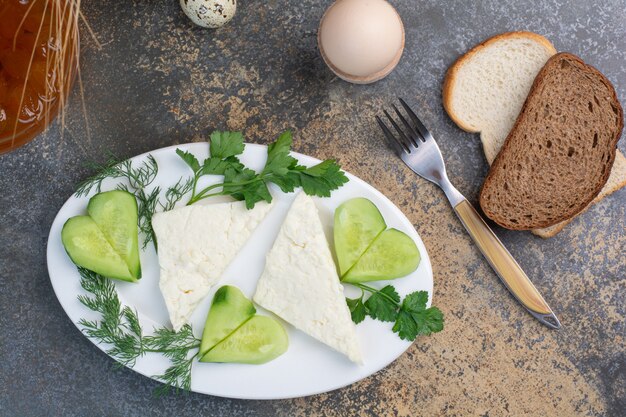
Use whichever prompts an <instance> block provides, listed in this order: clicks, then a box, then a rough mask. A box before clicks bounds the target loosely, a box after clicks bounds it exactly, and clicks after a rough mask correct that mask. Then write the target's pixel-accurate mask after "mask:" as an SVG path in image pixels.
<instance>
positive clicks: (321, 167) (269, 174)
mask: <svg viewBox="0 0 626 417" xmlns="http://www.w3.org/2000/svg"><path fill="white" fill-rule="evenodd" d="M291 144H292V136H291V132H290V131H286V132H284V133H282V134H281V135H280V136H279V137H278V139H277V140H276V141H275V142H274V143H272V144H270V145H269V146H268V149H267V161H266V163H265V167H264V168H263V170H262V171H261V172H260V173H257V172H256V171H254V170H252V169H250V168H248V167H246V166H245V165H244V164H242V163H241V161H240V160H239V158H238V156H239V155H241V154H242V153H243V150H244V146H245V145H244V142H243V136H242V135H241V133H239V132H217V131H216V132H213V133H212V134H211V140H210V146H209V149H210V156H209V157H208V158H207V159H205V160H204V161H203V162H202V164H200V161H198V159H197V158H196V157H195V156H194V155H193V154H191V153H189V152H186V151H183V150H181V149H177V150H176V153H177V154H178V156H180V157H181V158H182V159H183V160H184V161H185V163H186V164H187V165H188V166H189V167H190V168H191V170H192V171H193V173H194V176H193V187H192V194H191V198H190V200H189V202H188V203H187V204H188V205H190V204H193V203H196V202H198V201H200V200H203V199H205V198H208V197H212V196H216V195H228V196H231V197H233V198H235V199H236V200H243V201H245V203H246V207H247V208H248V209H251V208H253V207H254V205H255V204H256V203H258V202H259V201H267V202H268V203H269V202H271V201H272V195H271V194H270V192H269V189H268V184H270V183H273V184H276V185H277V186H278V187H279V188H280V189H281V190H282V191H283V192H286V193H289V192H292V191H294V190H295V189H296V188H298V187H302V189H303V191H304V192H305V193H307V194H309V195H315V196H318V197H329V196H330V192H331V191H333V190H336V189H337V188H339V187H341V186H342V185H343V184H345V183H346V182H347V181H348V178H347V177H346V175H345V174H344V173H343V172H342V171H341V169H340V167H339V165H338V164H337V162H336V161H335V160H332V159H328V160H326V161H323V162H320V163H319V164H317V165H315V166H313V167H309V168H307V167H305V166H302V165H299V164H298V160H297V159H296V158H294V157H293V156H291V155H289V152H290V150H291ZM205 175H222V176H223V177H224V181H223V182H221V183H217V184H213V185H210V186H208V187H205V188H203V189H201V190H198V181H199V179H200V178H201V177H203V176H205Z"/></svg>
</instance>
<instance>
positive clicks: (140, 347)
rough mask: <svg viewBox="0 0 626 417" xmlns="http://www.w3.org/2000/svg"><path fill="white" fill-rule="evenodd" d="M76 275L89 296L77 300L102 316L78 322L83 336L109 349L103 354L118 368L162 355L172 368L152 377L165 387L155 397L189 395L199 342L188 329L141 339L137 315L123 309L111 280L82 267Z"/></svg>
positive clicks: (159, 331)
mask: <svg viewBox="0 0 626 417" xmlns="http://www.w3.org/2000/svg"><path fill="white" fill-rule="evenodd" d="M78 272H79V274H80V285H81V287H82V288H83V289H84V290H85V291H87V292H89V293H91V295H89V296H86V295H79V296H78V300H79V301H80V302H81V303H82V304H83V305H84V306H86V307H87V308H89V309H90V310H92V311H95V312H97V313H100V315H101V318H100V320H87V319H81V320H80V321H79V324H80V326H81V328H82V331H83V332H84V333H85V335H87V337H89V338H92V339H95V340H96V341H98V342H99V343H106V344H108V345H110V348H109V349H107V351H106V352H107V354H108V355H109V356H111V357H112V358H114V359H115V360H116V361H117V362H118V363H119V364H120V365H125V366H130V367H133V366H134V365H135V363H136V361H137V359H138V358H140V357H141V356H143V355H145V354H146V353H158V354H162V355H163V356H165V357H166V358H168V359H169V360H170V362H171V366H170V367H169V368H167V369H166V370H165V372H164V373H163V374H162V375H156V376H155V378H157V379H158V380H160V381H162V382H164V383H165V384H167V385H165V386H160V387H159V388H157V389H156V390H155V394H157V395H163V394H165V393H167V392H169V390H170V389H171V388H172V387H173V388H174V390H175V391H176V392H178V391H179V390H185V391H188V390H189V389H190V388H191V368H192V364H193V360H194V358H195V357H196V356H197V354H198V352H197V349H198V348H199V347H200V339H198V338H196V337H195V336H194V334H193V329H192V328H191V326H189V325H185V326H184V327H183V328H182V329H181V330H180V331H178V332H175V331H173V330H171V329H168V328H165V327H161V328H157V329H154V334H153V335H149V336H144V335H143V330H142V328H141V324H140V322H139V317H138V315H137V312H136V311H135V310H133V309H131V308H130V307H128V306H123V305H122V303H121V302H120V299H119V297H118V295H117V291H116V290H115V284H114V283H113V282H112V281H111V280H109V279H107V278H105V277H103V276H102V275H99V274H97V273H95V272H93V271H90V270H88V269H85V268H82V267H78ZM194 351H196V352H194Z"/></svg>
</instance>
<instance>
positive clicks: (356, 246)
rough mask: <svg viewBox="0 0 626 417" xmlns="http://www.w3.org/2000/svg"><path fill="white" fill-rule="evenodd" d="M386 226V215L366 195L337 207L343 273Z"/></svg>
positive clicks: (337, 238) (336, 231)
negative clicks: (384, 216)
mask: <svg viewBox="0 0 626 417" xmlns="http://www.w3.org/2000/svg"><path fill="white" fill-rule="evenodd" d="M386 228H387V224H386V223H385V219H383V216H382V214H380V211H379V210H378V208H377V207H376V206H375V205H374V203H372V202H371V201H370V200H368V199H366V198H353V199H351V200H348V201H346V202H345V203H343V204H341V205H340V206H339V207H337V210H335V226H334V240H335V251H336V253H337V262H338V264H339V275H340V276H343V275H344V274H345V273H346V272H348V270H349V269H350V268H352V266H353V265H354V264H355V263H356V262H357V260H358V259H359V258H360V257H361V255H363V253H364V252H365V251H366V249H367V248H368V247H369V246H370V244H371V243H372V242H373V241H374V239H376V237H377V236H378V235H379V234H380V233H381V232H382V231H383V230H385V229H386Z"/></svg>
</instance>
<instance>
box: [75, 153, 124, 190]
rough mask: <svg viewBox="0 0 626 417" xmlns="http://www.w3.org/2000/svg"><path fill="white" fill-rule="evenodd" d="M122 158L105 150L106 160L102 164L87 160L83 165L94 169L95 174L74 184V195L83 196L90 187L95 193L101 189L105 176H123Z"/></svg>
mask: <svg viewBox="0 0 626 417" xmlns="http://www.w3.org/2000/svg"><path fill="white" fill-rule="evenodd" d="M121 163H122V160H120V159H118V158H117V157H116V156H115V155H113V153H112V152H110V151H107V153H106V161H105V162H104V163H103V164H99V163H97V162H93V161H88V162H86V163H85V167H87V168H88V169H89V170H91V171H94V172H95V174H93V175H92V176H90V177H88V178H86V179H84V180H83V181H81V182H79V183H78V185H77V186H76V192H75V193H74V195H75V196H76V197H84V196H86V195H88V194H89V193H90V192H91V190H92V189H94V188H95V190H96V193H99V192H100V191H102V182H103V181H104V180H105V179H107V178H121V177H124V176H125V174H124V171H122V170H121V169H120V164H121Z"/></svg>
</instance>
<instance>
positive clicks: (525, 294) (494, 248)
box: [376, 99, 561, 329]
mask: <svg viewBox="0 0 626 417" xmlns="http://www.w3.org/2000/svg"><path fill="white" fill-rule="evenodd" d="M400 104H402V107H403V108H404V110H405V112H406V114H407V115H408V117H409V120H407V118H406V117H405V116H403V114H402V113H400V111H399V110H398V108H397V107H396V106H395V105H393V104H392V107H393V110H394V112H395V113H396V115H397V118H398V119H399V120H400V123H401V124H402V126H400V125H398V123H396V121H395V120H394V118H393V117H391V115H390V114H389V113H388V112H387V110H383V112H384V113H385V116H386V117H387V119H388V120H389V122H390V123H391V126H393V129H394V130H395V131H396V132H397V135H395V134H394V133H393V132H392V131H391V129H390V128H389V127H387V125H386V124H385V123H384V122H383V121H382V120H381V118H380V117H378V116H376V120H377V121H378V124H379V125H380V128H381V129H382V130H383V132H384V134H385V136H386V137H387V139H388V141H389V144H390V145H391V146H392V147H393V148H394V150H395V151H396V153H397V154H398V156H399V157H400V158H401V159H402V161H403V162H404V163H405V164H406V165H407V166H408V167H409V168H411V170H412V171H413V172H415V173H416V174H417V175H419V176H421V177H423V178H425V179H427V180H428V181H431V182H433V183H435V184H437V185H438V186H439V187H441V189H442V190H443V192H444V193H445V194H446V197H447V198H448V201H450V204H451V205H452V207H453V208H454V212H455V213H456V215H457V216H458V218H459V219H460V220H461V223H463V226H465V229H466V230H467V232H468V233H469V234H470V236H471V237H472V239H473V240H474V243H476V245H477V246H478V248H479V249H480V251H481V252H482V254H483V255H484V256H485V258H487V261H488V262H489V264H490V265H491V267H492V268H493V269H494V271H496V273H497V274H498V276H499V277H500V279H501V280H502V282H503V283H504V285H505V286H506V287H507V288H508V289H509V291H510V292H511V293H512V294H513V296H514V297H515V298H516V299H517V301H519V302H520V303H521V304H522V305H523V306H524V307H525V308H526V310H528V312H529V313H530V314H532V315H533V316H534V317H535V318H536V319H537V320H539V321H540V322H541V323H543V324H545V325H546V326H548V327H550V328H553V329H559V328H560V327H561V323H560V322H559V319H558V318H557V317H556V315H555V314H554V312H553V311H552V309H551V308H550V306H548V304H547V303H546V302H545V300H544V299H543V297H542V296H541V294H540V293H539V291H537V288H535V286H534V285H533V283H532V282H531V281H530V279H529V278H528V276H527V275H526V274H525V273H524V271H523V270H522V268H521V267H520V266H519V264H518V263H517V262H516V261H515V259H513V256H511V254H510V253H509V251H508V250H506V248H505V247H504V245H503V244H502V242H500V240H499V239H498V237H497V236H496V235H495V234H494V233H493V231H492V230H491V229H490V228H489V226H487V224H486V223H485V221H484V220H483V219H482V218H481V217H480V215H479V214H478V213H477V212H476V210H474V208H473V207H472V205H471V204H470V203H469V201H467V199H466V198H465V197H463V195H462V194H461V193H460V192H459V191H458V190H457V189H456V188H454V186H453V185H452V184H451V183H450V180H449V179H448V175H447V173H446V166H445V164H444V162H443V157H442V156H441V151H440V150H439V147H438V146H437V142H435V139H433V136H432V135H431V134H430V132H429V131H428V129H426V127H424V125H423V124H422V122H421V121H420V120H419V118H418V117H417V115H416V114H415V113H414V112H413V111H412V110H411V108H410V107H409V106H408V105H407V104H406V103H405V101H404V100H402V99H400Z"/></svg>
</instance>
